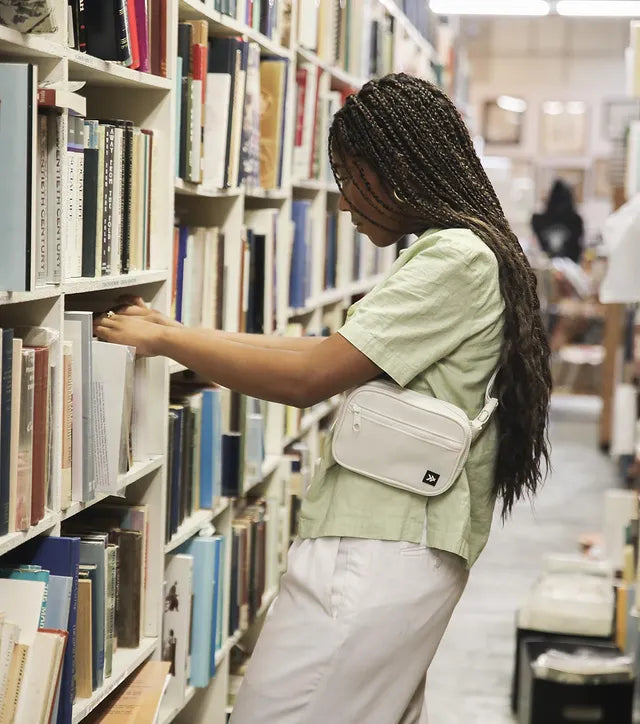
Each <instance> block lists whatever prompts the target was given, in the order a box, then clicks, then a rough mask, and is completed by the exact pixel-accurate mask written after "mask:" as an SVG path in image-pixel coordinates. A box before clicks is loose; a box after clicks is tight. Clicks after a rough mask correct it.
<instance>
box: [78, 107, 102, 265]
mask: <svg viewBox="0 0 640 724" xmlns="http://www.w3.org/2000/svg"><path fill="white" fill-rule="evenodd" d="M84 127H85V136H84V187H83V200H82V205H83V208H84V214H83V218H82V276H83V277H94V276H95V275H96V221H97V204H98V154H99V151H98V133H97V123H96V121H85V122H84Z"/></svg>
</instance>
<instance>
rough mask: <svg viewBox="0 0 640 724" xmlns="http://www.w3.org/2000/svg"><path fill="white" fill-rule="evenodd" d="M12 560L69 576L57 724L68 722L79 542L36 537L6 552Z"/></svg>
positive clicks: (72, 686) (64, 538) (74, 640)
mask: <svg viewBox="0 0 640 724" xmlns="http://www.w3.org/2000/svg"><path fill="white" fill-rule="evenodd" d="M5 560H8V561H11V562H12V563H22V564H31V565H38V566H41V567H42V568H44V569H45V570H47V571H49V573H51V575H53V576H67V577H69V578H72V579H73V585H72V589H71V608H70V610H69V626H68V628H67V631H68V632H69V637H68V639H67V647H66V649H65V652H64V663H63V667H62V677H61V680H60V682H61V683H60V704H59V707H58V719H57V724H69V722H71V721H72V718H73V701H74V699H75V679H74V662H75V655H76V622H77V616H78V566H79V565H80V541H79V540H78V539H77V538H66V537H57V536H40V537H38V538H34V539H33V540H30V541H27V542H26V543H25V544H24V545H22V546H20V547H19V548H16V549H15V550H13V551H11V552H10V553H8V554H7V556H6V559H5Z"/></svg>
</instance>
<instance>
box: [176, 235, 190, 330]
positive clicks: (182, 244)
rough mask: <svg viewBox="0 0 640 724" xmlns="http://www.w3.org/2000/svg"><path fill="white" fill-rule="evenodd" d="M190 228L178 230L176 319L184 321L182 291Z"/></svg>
mask: <svg viewBox="0 0 640 724" xmlns="http://www.w3.org/2000/svg"><path fill="white" fill-rule="evenodd" d="M188 240H189V229H188V228H187V227H186V226H181V227H180V228H179V232H178V261H177V267H178V268H177V271H176V321H178V322H182V296H183V295H182V292H183V286H184V260H185V259H186V257H187V242H188Z"/></svg>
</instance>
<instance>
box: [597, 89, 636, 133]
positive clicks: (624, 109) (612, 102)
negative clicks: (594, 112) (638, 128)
mask: <svg viewBox="0 0 640 724" xmlns="http://www.w3.org/2000/svg"><path fill="white" fill-rule="evenodd" d="M637 120H640V98H617V99H616V98H612V99H608V100H605V101H604V103H603V107H602V135H603V136H604V138H607V139H609V140H610V141H619V140H621V139H623V138H624V137H625V135H626V132H627V128H628V127H629V124H630V122H631V121H637Z"/></svg>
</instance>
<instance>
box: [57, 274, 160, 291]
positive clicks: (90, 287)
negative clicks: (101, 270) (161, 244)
mask: <svg viewBox="0 0 640 724" xmlns="http://www.w3.org/2000/svg"><path fill="white" fill-rule="evenodd" d="M168 276H169V273H168V272H167V271H166V269H164V270H153V269H150V270H148V271H134V272H131V273H130V274H119V275H117V276H106V277H96V278H95V279H94V278H89V277H80V278H79V279H69V280H68V281H66V282H65V283H64V284H63V285H62V289H63V291H64V293H65V294H86V293H87V292H99V291H105V290H108V289H120V288H125V287H137V286H140V285H142V284H158V283H160V282H165V281H166V280H167V279H168Z"/></svg>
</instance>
